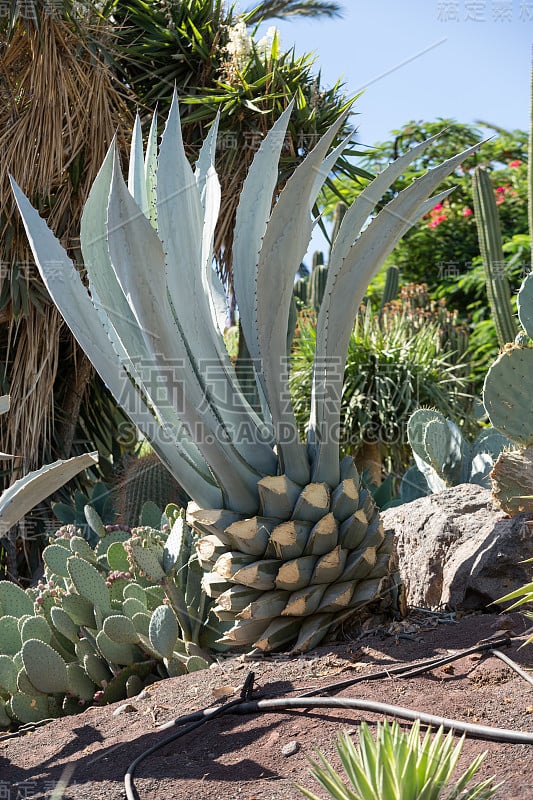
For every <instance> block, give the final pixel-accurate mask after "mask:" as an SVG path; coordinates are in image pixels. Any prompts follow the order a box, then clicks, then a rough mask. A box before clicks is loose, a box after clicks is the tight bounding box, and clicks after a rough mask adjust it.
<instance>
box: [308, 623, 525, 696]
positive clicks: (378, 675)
mask: <svg viewBox="0 0 533 800" xmlns="http://www.w3.org/2000/svg"><path fill="white" fill-rule="evenodd" d="M510 644H511V639H510V638H509V637H506V638H504V639H496V640H495V641H493V642H482V643H481V644H477V645H474V647H468V648H466V649H465V650H458V651H457V652H456V653H453V654H452V655H449V656H441V657H440V658H428V659H427V660H426V661H420V662H419V663H418V664H417V665H416V666H415V667H413V666H411V665H410V664H408V665H405V666H399V667H390V668H388V669H382V670H380V671H379V672H371V673H370V674H368V675H358V676H357V678H349V680H346V681H337V682H336V683H330V684H329V685H328V686H320V687H319V688H318V689H312V690H311V691H309V692H304V694H301V695H300V697H313V696H315V695H318V694H324V693H325V692H338V691H340V690H341V689H346V688H347V687H348V686H354V684H356V683H362V681H375V680H381V679H383V678H389V677H390V676H391V675H393V676H394V677H396V678H414V677H415V675H420V674H422V673H423V672H427V671H428V670H430V669H436V668H437V667H442V666H444V665H445V664H450V663H451V662H452V661H459V659H461V658H465V657H466V656H470V655H473V654H475V653H490V652H492V650H493V648H494V647H509V645H510ZM513 663H514V662H513Z"/></svg>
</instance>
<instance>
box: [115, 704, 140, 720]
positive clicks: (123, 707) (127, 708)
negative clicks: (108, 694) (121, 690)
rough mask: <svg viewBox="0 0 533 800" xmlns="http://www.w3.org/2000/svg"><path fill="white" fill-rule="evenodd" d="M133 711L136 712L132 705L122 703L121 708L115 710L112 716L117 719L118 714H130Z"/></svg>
mask: <svg viewBox="0 0 533 800" xmlns="http://www.w3.org/2000/svg"><path fill="white" fill-rule="evenodd" d="M134 711H137V709H136V708H135V706H134V705H132V704H131V703H123V704H122V705H121V706H118V707H117V708H115V710H114V711H113V716H114V717H118V715H119V714H132V713H133V712H134Z"/></svg>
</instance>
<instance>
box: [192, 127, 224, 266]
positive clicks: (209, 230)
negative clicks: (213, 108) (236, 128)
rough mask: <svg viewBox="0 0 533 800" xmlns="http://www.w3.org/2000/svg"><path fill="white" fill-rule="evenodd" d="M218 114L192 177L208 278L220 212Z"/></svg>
mask: <svg viewBox="0 0 533 800" xmlns="http://www.w3.org/2000/svg"><path fill="white" fill-rule="evenodd" d="M219 121H220V112H219V113H218V114H217V115H216V117H215V119H214V121H213V124H212V125H211V127H210V129H209V133H208V134H207V136H206V138H205V140H204V142H203V144H202V147H201V149H200V154H199V156H198V161H197V162H196V168H195V171H194V177H195V180H196V185H197V186H198V191H199V193H200V202H201V204H202V209H203V216H204V220H203V233H202V256H201V261H202V266H203V269H204V270H205V271H206V274H207V275H208V276H209V274H210V273H211V264H212V261H213V240H214V236H215V226H216V224H217V219H218V213H219V211H220V197H221V191H220V181H219V180H218V175H217V172H216V170H215V154H216V141H217V134H218V124H219Z"/></svg>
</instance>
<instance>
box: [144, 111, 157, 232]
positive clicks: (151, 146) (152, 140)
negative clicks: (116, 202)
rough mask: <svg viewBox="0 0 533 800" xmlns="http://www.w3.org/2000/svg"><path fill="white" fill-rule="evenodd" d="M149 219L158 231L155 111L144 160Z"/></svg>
mask: <svg viewBox="0 0 533 800" xmlns="http://www.w3.org/2000/svg"><path fill="white" fill-rule="evenodd" d="M144 179H145V181H146V200H147V203H148V219H149V220H150V222H151V223H152V225H153V227H154V228H156V230H157V111H154V114H153V116H152V123H151V125H150V133H149V134H148V142H147V145H146V157H145V159H144Z"/></svg>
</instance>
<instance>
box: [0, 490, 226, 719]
mask: <svg viewBox="0 0 533 800" xmlns="http://www.w3.org/2000/svg"><path fill="white" fill-rule="evenodd" d="M156 519H157V522H158V524H159V521H161V530H157V529H155V528H153V527H143V528H139V529H137V530H136V531H135V532H133V536H130V532H129V531H126V530H116V529H110V528H101V527H100V526H99V525H98V524H96V523H95V521H94V520H93V522H94V523H95V529H96V530H97V531H98V533H99V534H101V536H100V538H99V539H98V540H97V542H96V547H95V550H94V551H93V550H92V548H90V545H89V544H88V543H87V541H86V540H85V539H83V538H82V537H80V536H78V535H77V533H76V529H75V528H73V526H71V525H69V526H65V527H64V528H62V529H61V530H60V531H59V532H58V534H57V536H56V537H55V538H54V539H53V540H52V544H50V545H49V546H48V547H47V548H46V549H45V551H44V567H45V575H44V578H43V579H42V580H41V581H40V582H39V583H38V585H37V587H35V588H31V589H28V590H26V592H24V591H22V590H21V589H19V588H18V587H15V586H14V585H13V584H7V582H4V584H1V583H0V598H1V600H2V603H3V605H2V611H5V610H8V611H12V612H15V613H16V616H15V614H6V613H4V614H3V616H0V693H2V695H3V697H4V698H7V702H6V704H5V708H3V709H2V711H4V714H2V713H0V725H3V726H4V727H6V726H7V725H8V724H11V720H12V719H15V720H16V721H17V720H18V721H19V722H20V721H22V719H30V718H31V719H32V720H34V719H36V718H37V716H38V715H39V714H40V713H41V712H42V713H44V710H45V709H46V714H51V713H75V712H77V711H79V710H80V709H81V708H82V707H83V705H84V704H85V703H87V702H90V701H92V700H93V698H95V697H96V700H97V701H99V702H111V699H110V698H112V699H113V700H114V699H121V698H123V697H124V696H126V695H127V693H138V691H140V688H142V685H143V683H144V680H145V679H146V678H147V677H148V676H149V675H150V674H151V673H153V672H154V670H157V672H158V674H159V676H167V675H176V674H184V673H185V672H186V671H187V670H188V669H189V668H190V669H191V670H192V669H199V668H200V667H205V666H207V665H208V663H209V660H210V658H209V656H208V655H207V653H206V652H204V650H203V649H202V647H201V646H200V641H199V639H200V636H201V634H202V633H203V625H204V622H205V619H206V617H207V614H208V612H209V606H208V601H207V598H206V596H205V594H204V592H203V590H202V585H201V570H200V568H199V565H198V563H197V558H196V551H195V548H194V538H195V537H194V536H193V534H192V532H191V529H190V528H189V526H188V525H187V524H186V522H185V519H184V516H183V512H182V511H181V510H180V509H179V508H178V507H177V506H176V505H172V506H169V507H167V509H166V511H165V514H164V515H163V517H162V518H161V514H160V512H159V510H156V508H155V507H150V506H147V507H146V509H145V521H152V522H153V523H154V524H155V523H156ZM107 539H108V540H109V541H106V540H107ZM98 552H100V555H97V554H98ZM127 554H128V555H130V556H131V554H134V555H135V558H132V559H131V561H132V566H130V563H129V561H127V560H125V559H126V555H127ZM108 557H109V558H108ZM109 561H110V562H111V566H112V567H114V566H118V567H122V568H125V567H129V568H130V570H132V571H131V572H130V571H129V570H126V569H111V567H110V565H109ZM141 571H142V572H144V573H145V574H144V575H143V576H141V574H140V573H141ZM133 572H134V573H135V574H132V573H133ZM160 576H163V577H162V578H161V577H160ZM154 580H155V581H159V580H161V582H162V585H157V584H156V585H154V583H153V581H154ZM150 581H152V583H151V582H150ZM141 584H142V585H141ZM165 598H167V601H168V600H170V603H171V605H170V606H166V605H163V602H164V601H165ZM173 608H174V609H175V608H178V609H179V611H180V613H181V617H180V622H179V623H178V621H177V618H176V615H175V611H174V610H172V609H173ZM158 620H159V625H158V624H157V623H158ZM217 624H218V623H217ZM220 631H221V628H220V626H219V633H220ZM184 639H185V640H186V641H184ZM156 641H157V646H156V644H155V643H156ZM165 641H167V642H169V645H168V647H164V646H163V643H164V642H165ZM163 651H164V653H163ZM122 668H124V669H122ZM119 671H120V675H119V674H118V672H119ZM123 673H125V675H123ZM130 678H131V680H130V681H129V683H128V685H126V684H127V681H128V680H129V679H130ZM36 697H38V700H35V698H36ZM32 704H33V706H32ZM32 707H35V708H37V709H39V711H38V712H33V711H32V712H30V711H29V710H28V709H30V708H32Z"/></svg>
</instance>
